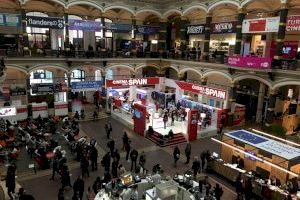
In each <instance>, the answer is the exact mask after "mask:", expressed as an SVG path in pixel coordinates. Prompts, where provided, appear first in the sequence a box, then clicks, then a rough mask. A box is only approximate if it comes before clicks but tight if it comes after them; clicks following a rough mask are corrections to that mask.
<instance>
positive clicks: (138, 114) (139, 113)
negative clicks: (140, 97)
mask: <svg viewBox="0 0 300 200" xmlns="http://www.w3.org/2000/svg"><path fill="white" fill-rule="evenodd" d="M134 116H135V117H136V118H137V119H140V118H141V117H142V113H141V112H140V111H138V110H137V109H134Z"/></svg>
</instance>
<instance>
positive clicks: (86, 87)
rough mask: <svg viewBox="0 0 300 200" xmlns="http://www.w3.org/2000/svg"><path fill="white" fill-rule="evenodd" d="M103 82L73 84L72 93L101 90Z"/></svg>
mask: <svg viewBox="0 0 300 200" xmlns="http://www.w3.org/2000/svg"><path fill="white" fill-rule="evenodd" d="M101 85H102V84H101V81H82V82H72V83H71V88H72V92H79V91H96V90H98V89H100V88H101Z"/></svg>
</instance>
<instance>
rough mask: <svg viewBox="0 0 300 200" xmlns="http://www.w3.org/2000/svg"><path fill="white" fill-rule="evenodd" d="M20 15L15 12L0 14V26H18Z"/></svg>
mask: <svg viewBox="0 0 300 200" xmlns="http://www.w3.org/2000/svg"><path fill="white" fill-rule="evenodd" d="M20 25H21V16H20V15H15V14H0V26H20Z"/></svg>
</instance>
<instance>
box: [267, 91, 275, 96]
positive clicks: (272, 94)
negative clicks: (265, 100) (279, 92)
mask: <svg viewBox="0 0 300 200" xmlns="http://www.w3.org/2000/svg"><path fill="white" fill-rule="evenodd" d="M268 94H269V96H274V95H275V94H276V90H275V89H270V90H269V93H268Z"/></svg>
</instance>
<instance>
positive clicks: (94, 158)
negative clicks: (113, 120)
mask: <svg viewBox="0 0 300 200" xmlns="http://www.w3.org/2000/svg"><path fill="white" fill-rule="evenodd" d="M97 160H98V150H97V148H96V147H95V146H94V145H92V148H91V165H92V171H95V170H97Z"/></svg>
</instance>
